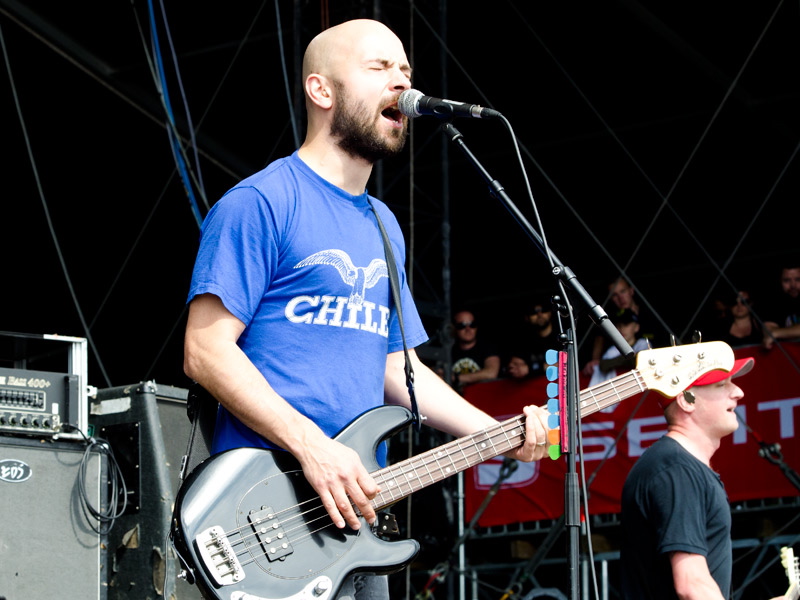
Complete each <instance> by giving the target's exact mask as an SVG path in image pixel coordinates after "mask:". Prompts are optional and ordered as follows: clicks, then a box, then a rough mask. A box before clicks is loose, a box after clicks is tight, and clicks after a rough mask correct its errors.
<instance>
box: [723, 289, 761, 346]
mask: <svg viewBox="0 0 800 600" xmlns="http://www.w3.org/2000/svg"><path fill="white" fill-rule="evenodd" d="M752 306H753V302H752V299H751V298H750V292H748V291H747V290H742V291H740V292H739V293H738V294H736V297H735V298H734V300H733V304H731V306H730V310H729V312H730V316H729V317H728V318H727V319H726V320H725V321H724V325H723V329H722V330H721V331H720V332H719V335H717V336H716V337H715V338H713V339H718V340H722V341H723V342H726V343H727V344H729V345H730V346H733V347H737V346H747V345H751V344H760V343H761V342H762V340H763V339H764V330H763V329H762V327H761V324H760V323H759V322H758V321H757V320H756V318H755V317H754V316H753V313H752V310H751V309H752Z"/></svg>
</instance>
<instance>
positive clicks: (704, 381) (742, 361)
mask: <svg viewBox="0 0 800 600" xmlns="http://www.w3.org/2000/svg"><path fill="white" fill-rule="evenodd" d="M755 364H756V361H755V359H754V358H752V357H748V358H739V359H736V360H735V361H734V362H733V368H732V369H731V370H730V371H723V370H722V369H714V370H713V371H709V372H708V373H706V374H705V375H701V376H700V377H698V378H697V379H695V380H694V381H693V382H692V383H690V384H689V385H688V386H687V388H686V389H689V388H690V387H694V386H696V385H711V384H712V383H718V382H720V381H722V380H723V379H727V378H728V377H730V378H734V377H739V376H740V375H746V374H747V373H749V372H750V371H751V370H752V368H753V366H754V365H755Z"/></svg>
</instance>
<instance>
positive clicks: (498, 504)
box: [464, 343, 800, 527]
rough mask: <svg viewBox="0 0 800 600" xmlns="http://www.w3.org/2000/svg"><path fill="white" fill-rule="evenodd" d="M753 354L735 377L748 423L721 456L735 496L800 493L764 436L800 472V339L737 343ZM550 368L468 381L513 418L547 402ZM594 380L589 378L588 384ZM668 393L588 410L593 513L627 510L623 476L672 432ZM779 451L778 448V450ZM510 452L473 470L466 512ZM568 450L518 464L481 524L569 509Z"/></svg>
mask: <svg viewBox="0 0 800 600" xmlns="http://www.w3.org/2000/svg"><path fill="white" fill-rule="evenodd" d="M735 354H736V357H737V358H742V357H746V356H753V357H754V358H755V360H756V365H755V368H754V369H753V370H752V371H751V372H750V373H748V374H747V375H744V376H742V378H741V379H737V381H736V383H737V384H738V385H739V386H740V387H741V388H742V390H744V394H745V397H744V399H743V400H742V401H740V403H739V406H738V408H737V412H739V415H740V417H741V418H742V420H744V422H745V423H746V424H747V426H744V425H740V427H739V429H738V430H737V431H736V432H735V433H734V434H733V435H731V436H728V437H727V438H725V439H723V440H722V443H721V445H720V448H719V450H717V452H716V454H715V455H714V459H713V461H712V466H713V467H714V468H715V469H716V470H717V471H718V472H719V473H720V475H721V477H722V480H723V481H724V482H725V488H726V490H727V492H728V497H729V499H730V501H731V502H737V501H743V500H755V499H764V498H780V497H788V496H798V495H800V492H798V490H797V488H796V487H794V486H793V485H792V484H791V482H790V481H789V480H788V479H787V478H786V477H785V476H784V474H783V472H782V471H781V469H780V468H779V466H777V465H775V464H773V463H772V462H771V461H769V460H768V459H767V458H764V457H762V456H761V455H760V454H759V450H760V449H761V448H762V446H763V445H765V444H770V445H771V444H778V445H779V450H777V451H778V452H779V453H780V454H781V455H782V457H783V460H784V461H785V463H786V464H787V465H788V466H789V467H790V468H792V469H793V470H794V471H796V472H797V471H800V433H798V424H799V423H800V366H799V365H800V343H792V344H782V345H781V347H775V348H773V349H772V350H770V351H769V352H766V351H764V350H762V349H761V348H760V347H758V346H748V347H745V348H740V349H737V350H736V351H735ZM547 383H548V382H547V380H546V379H545V378H544V377H541V378H537V379H532V380H527V381H523V382H519V381H513V380H498V381H493V382H489V383H482V384H476V385H472V386H470V387H468V388H467V389H466V391H465V395H466V397H467V399H468V400H470V401H471V402H473V403H474V404H476V405H477V406H479V407H481V408H482V409H484V410H485V411H487V412H489V413H490V414H492V415H493V416H495V417H496V418H498V419H500V420H502V419H503V418H507V417H512V416H516V415H518V414H520V413H521V412H522V407H523V406H525V405H527V404H536V405H544V404H546V403H547V394H546V386H547ZM585 384H586V381H582V387H585ZM659 397H660V395H659V394H658V392H655V391H646V392H643V393H639V394H637V395H635V396H632V397H630V398H627V399H626V400H623V401H622V402H620V403H619V404H616V405H613V406H611V407H609V408H606V409H604V410H602V411H599V412H596V413H594V414H592V415H589V416H587V417H584V418H583V420H582V427H581V431H582V437H583V453H584V465H585V467H584V468H585V475H586V481H587V484H588V492H589V511H590V513H591V514H603V513H618V512H619V510H620V495H621V493H622V485H623V483H624V482H625V477H626V476H627V474H628V471H629V470H630V468H631V466H632V465H633V463H634V462H635V461H636V459H637V458H638V457H639V456H641V454H642V452H643V451H644V450H645V449H646V448H647V447H648V446H649V445H650V444H652V443H653V442H654V441H655V440H657V439H658V438H659V437H661V436H662V435H664V433H666V422H665V421H664V416H663V412H662V410H661V408H660V407H659V405H658V398H659ZM768 455H771V456H773V457H775V454H770V453H768ZM501 466H502V461H501V460H497V459H494V460H490V461H487V462H486V463H483V464H481V465H478V466H476V467H473V468H472V469H469V470H468V471H467V472H466V473H465V477H464V482H465V492H466V498H465V509H466V519H467V521H471V520H472V518H473V516H474V515H475V513H476V511H477V510H478V508H479V507H480V506H481V504H482V503H483V501H484V499H485V498H486V496H487V494H488V492H489V490H490V488H491V487H492V486H493V485H494V484H495V482H496V481H497V478H498V475H499V473H500V468H501ZM566 469H567V465H566V461H565V459H564V458H560V459H557V460H550V459H544V460H542V461H540V462H538V463H518V467H517V469H516V470H515V471H514V472H513V473H512V474H511V476H510V477H509V478H507V479H505V480H504V482H503V484H502V485H501V487H500V489H499V491H498V492H497V494H496V495H495V496H494V498H493V499H492V500H491V501H490V502H489V504H488V506H487V507H486V508H485V510H484V512H483V514H482V515H481V516H480V518H479V519H478V525H479V526H481V527H490V526H494V525H508V524H511V523H519V522H526V521H537V520H541V519H555V518H558V517H559V516H560V515H561V514H562V513H563V509H564V477H565V473H566Z"/></svg>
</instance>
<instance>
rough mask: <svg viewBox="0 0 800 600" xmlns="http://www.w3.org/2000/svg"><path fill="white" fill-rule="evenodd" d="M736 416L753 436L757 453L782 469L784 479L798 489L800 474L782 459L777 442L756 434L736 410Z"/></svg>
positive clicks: (799, 486)
mask: <svg viewBox="0 0 800 600" xmlns="http://www.w3.org/2000/svg"><path fill="white" fill-rule="evenodd" d="M736 416H737V417H738V419H739V422H740V423H741V424H742V425H744V427H745V429H747V433H749V434H750V435H751V436H753V439H754V440H755V441H756V443H757V444H758V446H759V448H758V455H759V456H760V457H761V458H764V459H766V460H767V461H768V462H771V463H772V464H773V465H775V466H777V467H778V468H779V469H780V470H781V471H783V474H784V475H785V476H786V479H788V480H789V483H791V484H792V485H793V486H794V487H796V488H797V489H798V490H800V475H798V473H797V471H795V470H794V469H792V467H790V466H789V465H788V464H786V461H784V460H783V452H781V445H780V444H779V443H777V442H774V443H772V444H770V443H767V442H765V441H764V440H763V439H762V438H761V436H760V435H758V434H757V433H756V432H755V431H754V430H753V428H752V427H750V425H748V424H747V422H746V421H745V420H744V419H742V417H741V416H740V415H739V413H738V412H737V413H736Z"/></svg>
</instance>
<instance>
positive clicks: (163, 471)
mask: <svg viewBox="0 0 800 600" xmlns="http://www.w3.org/2000/svg"><path fill="white" fill-rule="evenodd" d="M187 397H188V390H186V389H183V388H177V387H173V386H165V385H159V384H156V383H155V382H153V381H146V382H141V383H136V384H133V385H126V386H120V387H113V388H107V389H102V390H98V391H97V394H96V395H95V398H94V399H93V400H92V401H91V402H90V407H89V423H90V425H91V426H92V428H93V430H94V435H95V436H96V437H98V438H102V439H105V440H107V441H108V443H109V445H110V446H111V448H112V450H113V451H114V455H115V457H116V460H117V463H118V464H119V465H120V470H121V471H122V474H123V478H124V480H125V485H126V487H127V489H128V507H127V509H126V510H125V512H124V513H123V514H122V516H120V517H119V519H118V522H117V523H116V524H115V526H114V529H112V531H111V532H110V533H109V535H108V549H109V550H108V564H107V569H108V579H107V580H108V600H142V599H147V598H152V599H156V598H161V597H162V596H163V597H165V598H169V599H170V600H193V599H195V598H201V597H202V596H201V595H200V592H199V591H198V590H197V588H196V587H195V586H193V585H190V584H188V583H186V582H185V581H183V580H178V579H176V574H177V572H178V569H179V564H178V561H177V559H176V558H175V557H174V555H173V553H172V547H171V545H170V544H169V543H168V540H167V535H168V533H169V524H170V519H171V517H172V510H173V508H174V503H175V495H176V493H177V489H178V483H179V474H180V463H181V458H182V456H183V454H184V453H185V451H186V444H187V442H188V440H189V431H190V428H191V423H190V422H189V419H188V417H187V415H186V398H187Z"/></svg>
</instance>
